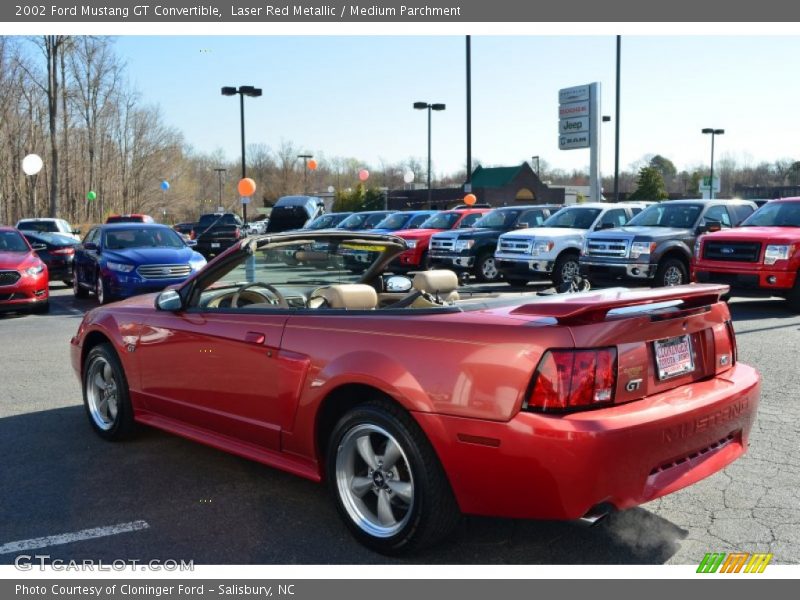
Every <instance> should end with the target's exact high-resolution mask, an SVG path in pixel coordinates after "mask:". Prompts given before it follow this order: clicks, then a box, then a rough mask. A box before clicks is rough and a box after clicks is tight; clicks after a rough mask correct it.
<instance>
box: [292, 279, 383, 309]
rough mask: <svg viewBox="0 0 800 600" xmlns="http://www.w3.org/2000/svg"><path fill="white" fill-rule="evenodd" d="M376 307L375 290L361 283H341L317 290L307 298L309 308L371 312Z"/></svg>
mask: <svg viewBox="0 0 800 600" xmlns="http://www.w3.org/2000/svg"><path fill="white" fill-rule="evenodd" d="M377 306H378V294H377V292H376V291H375V288H373V287H372V286H369V285H366V284H363V283H342V284H337V285H328V286H325V287H321V288H318V289H316V290H314V291H313V292H312V293H311V296H309V298H308V307H309V308H344V309H348V310H372V309H374V308H376V307H377Z"/></svg>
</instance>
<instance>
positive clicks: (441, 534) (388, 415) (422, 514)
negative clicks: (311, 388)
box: [325, 400, 461, 555]
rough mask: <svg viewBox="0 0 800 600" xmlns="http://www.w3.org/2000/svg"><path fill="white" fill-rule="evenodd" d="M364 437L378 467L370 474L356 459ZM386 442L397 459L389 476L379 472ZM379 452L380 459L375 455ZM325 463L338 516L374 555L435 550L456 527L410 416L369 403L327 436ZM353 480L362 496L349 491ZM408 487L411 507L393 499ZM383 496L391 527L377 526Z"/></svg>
mask: <svg viewBox="0 0 800 600" xmlns="http://www.w3.org/2000/svg"><path fill="white" fill-rule="evenodd" d="M359 434H360V435H359ZM384 434H387V435H388V436H389V437H386V436H385V435H384ZM365 436H366V438H367V440H368V441H367V443H368V444H369V447H370V448H371V449H372V451H373V454H372V458H373V460H377V461H378V462H377V465H379V466H376V467H375V470H374V471H372V470H370V469H369V465H368V463H367V462H366V460H364V459H363V458H360V457H363V456H364V455H363V454H361V445H360V443H359V442H360V441H361V438H364V437H365ZM390 439H391V441H392V442H394V443H396V444H397V446H398V447H399V449H400V453H395V455H396V456H398V458H397V459H396V460H395V461H394V462H393V463H392V467H391V471H390V470H386V471H383V470H382V468H383V465H384V463H383V459H385V458H386V456H387V448H388V444H389V440H390ZM381 443H383V446H381ZM353 444H355V445H356V447H357V448H358V450H354V448H353ZM375 444H377V446H376V445H375ZM380 451H382V452H383V454H378V452H380ZM353 452H357V454H358V457H356V455H355V454H353ZM325 462H326V475H327V478H328V487H329V489H330V491H331V493H332V495H333V498H334V503H335V504H336V508H337V510H338V511H339V514H340V516H341V517H342V519H343V520H344V521H345V523H346V525H347V527H348V528H349V529H350V531H351V533H352V534H353V535H354V536H355V537H356V539H358V540H359V541H360V542H361V543H362V544H364V545H365V546H367V547H369V548H371V549H373V550H375V551H377V552H380V553H382V554H389V555H396V554H401V553H406V552H410V551H412V550H415V549H419V548H422V547H425V546H430V545H433V544H435V543H437V542H439V541H441V540H442V539H443V538H445V537H446V536H447V535H448V534H449V533H451V532H452V531H453V529H454V528H455V527H456V525H457V524H458V522H459V519H460V517H461V513H460V511H459V509H458V505H457V504H456V500H455V497H454V496H453V492H452V490H451V489H450V484H449V482H448V480H447V476H446V475H445V472H444V469H443V468H442V465H441V463H440V462H439V459H438V457H437V456H436V453H435V452H434V450H433V447H432V446H431V444H430V442H429V441H428V439H427V438H426V437H425V434H424V433H423V432H422V430H421V429H420V428H419V426H418V425H417V424H416V423H415V422H414V420H413V419H412V418H411V417H410V416H409V415H408V413H406V412H405V411H404V410H403V409H402V408H400V407H398V406H396V405H394V404H392V403H391V402H388V401H385V400H373V401H370V402H367V403H364V404H361V405H358V406H356V407H355V408H354V409H352V410H351V411H350V412H348V413H347V414H345V415H344V416H343V417H342V418H341V419H340V420H339V422H338V423H337V424H336V426H335V427H334V429H333V432H332V433H331V437H330V441H329V443H328V449H327V455H326V460H325ZM387 462H388V461H387ZM348 469H349V471H351V473H350V472H348ZM361 471H364V472H363V473H361ZM356 473H361V474H360V475H356ZM392 473H394V475H392ZM348 478H350V482H349V483H348ZM356 479H359V480H361V481H362V483H361V485H364V484H363V482H364V481H366V482H367V487H366V488H365V490H366V491H364V492H362V493H361V495H360V496H359V495H358V494H357V493H356V492H355V490H353V488H352V486H353V485H355V480H356ZM376 482H377V483H376ZM381 484H385V485H384V486H383V488H379V487H377V486H378V485H381ZM409 484H410V495H411V499H410V501H409V502H405V501H404V498H403V495H402V493H399V492H398V493H395V494H394V495H392V491H393V490H395V487H392V486H396V485H406V486H408V485H409ZM404 489H406V490H408V489H409V488H404ZM395 491H397V490H395ZM384 492H385V494H386V495H385V496H384V498H388V499H389V500H387V502H388V503H389V505H388V506H389V507H390V508H389V511H390V515H391V518H393V519H396V521H395V522H394V523H392V524H390V525H385V524H384V523H382V522H381V523H375V520H376V519H377V520H380V517H378V514H379V513H380V506H379V505H380V494H382V493H384ZM373 505H374V508H372V506H373ZM365 515H366V516H365ZM371 519H372V520H371ZM389 523H391V521H389ZM381 527H383V528H384V530H383V531H381V530H380V528H381Z"/></svg>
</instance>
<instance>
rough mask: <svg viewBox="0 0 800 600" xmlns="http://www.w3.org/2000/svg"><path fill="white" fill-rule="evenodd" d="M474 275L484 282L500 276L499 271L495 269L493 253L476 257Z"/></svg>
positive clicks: (494, 279)
mask: <svg viewBox="0 0 800 600" xmlns="http://www.w3.org/2000/svg"><path fill="white" fill-rule="evenodd" d="M475 277H477V278H478V281H482V282H484V283H491V282H493V281H497V280H498V279H499V278H500V271H498V270H497V264H496V263H495V261H494V255H493V254H489V253H485V254H481V255H480V256H479V257H478V260H477V261H476V262H475Z"/></svg>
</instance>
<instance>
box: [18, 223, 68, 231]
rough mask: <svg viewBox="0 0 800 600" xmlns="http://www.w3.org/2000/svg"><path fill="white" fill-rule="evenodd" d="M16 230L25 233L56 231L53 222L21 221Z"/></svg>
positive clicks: (56, 227)
mask: <svg viewBox="0 0 800 600" xmlns="http://www.w3.org/2000/svg"><path fill="white" fill-rule="evenodd" d="M17 229H24V230H25V231H45V232H48V231H58V225H57V224H56V222H55V221H23V222H21V223H19V224H18V225H17Z"/></svg>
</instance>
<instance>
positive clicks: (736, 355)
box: [725, 320, 739, 365]
mask: <svg viewBox="0 0 800 600" xmlns="http://www.w3.org/2000/svg"><path fill="white" fill-rule="evenodd" d="M725 328H726V329H727V330H728V339H729V340H730V342H731V354H732V359H733V360H732V361H731V365H735V364H736V361H737V360H739V349H738V348H737V347H736V333H735V332H734V331H733V322H732V321H730V320H728V321H725Z"/></svg>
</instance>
